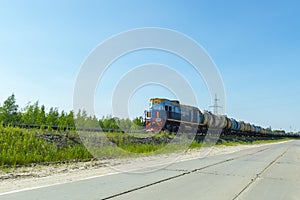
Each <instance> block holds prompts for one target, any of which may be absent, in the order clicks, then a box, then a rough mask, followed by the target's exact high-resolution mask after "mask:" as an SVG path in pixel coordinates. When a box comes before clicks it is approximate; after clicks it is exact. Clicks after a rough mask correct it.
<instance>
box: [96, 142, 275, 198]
mask: <svg viewBox="0 0 300 200" xmlns="http://www.w3.org/2000/svg"><path fill="white" fill-rule="evenodd" d="M268 149H270V147H268V148H264V149H261V150H258V151H255V152H253V153H249V154H245V155H242V156H238V157H234V158H229V159H226V160H223V161H219V162H216V163H213V164H210V165H207V166H204V167H201V168H197V169H193V170H190V171H186V170H183V171H185V172H184V173H182V174H178V175H175V176H171V177H169V178H165V179H162V180H159V181H156V182H153V183H149V184H146V185H143V186H140V187H136V188H133V189H130V190H127V191H124V192H121V193H118V194H114V195H111V196H108V197H105V198H102V199H101V200H107V199H112V198H115V197H118V196H122V195H124V194H128V193H131V192H134V191H137V190H141V189H144V188H147V187H150V186H153V185H157V184H160V183H163V182H166V181H169V180H173V179H176V178H179V177H182V176H186V175H188V174H192V173H195V172H199V171H201V170H203V169H207V168H210V167H213V166H216V165H220V164H223V163H226V162H230V161H233V160H237V159H240V158H243V157H246V156H252V155H255V154H257V153H260V152H263V151H266V150H268ZM274 162H275V161H274ZM240 193H241V192H240ZM240 193H239V194H240Z"/></svg>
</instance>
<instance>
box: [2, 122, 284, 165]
mask: <svg viewBox="0 0 300 200" xmlns="http://www.w3.org/2000/svg"><path fill="white" fill-rule="evenodd" d="M40 134H41V131H40V130H34V129H33V130H26V129H21V128H15V127H2V126H0V153H1V155H0V166H2V169H3V168H7V167H17V166H24V165H29V164H32V163H39V164H43V163H53V162H61V161H63V162H65V161H82V160H88V159H91V158H93V157H97V158H114V157H133V156H141V155H151V154H163V153H173V152H177V151H180V150H184V149H187V148H201V147H204V146H211V145H212V144H214V143H215V142H210V141H208V142H207V141H206V140H205V142H203V139H204V137H203V138H196V139H197V140H193V141H192V142H191V138H188V136H185V135H184V136H180V137H177V136H175V135H170V134H168V133H165V132H162V133H158V134H153V135H149V134H139V135H138V137H137V136H136V135H135V134H124V133H81V134H80V135H81V139H82V140H83V141H84V143H85V145H83V144H82V143H80V141H77V143H76V142H75V143H74V142H73V143H70V142H68V140H65V141H63V145H62V141H58V142H57V141H56V140H55V141H53V142H51V141H50V142H49V141H47V138H46V139H45V138H41V137H39V136H40ZM51 134H52V135H55V134H56V135H55V136H57V135H60V134H65V135H66V133H50V136H52V135H51ZM73 134H74V135H75V133H73ZM85 134H86V135H87V137H84V136H85ZM61 138H65V137H61ZM78 140H79V139H78ZM213 140H214V139H212V141H213ZM285 140H288V139H287V138H281V139H278V138H262V139H261V138H249V137H238V138H237V137H233V136H231V137H224V138H221V139H218V138H217V139H215V141H217V143H216V145H225V146H233V145H239V144H260V143H270V142H278V141H285ZM171 141H172V142H171ZM210 143H212V144H210ZM58 144H59V145H58ZM87 144H88V145H87ZM86 147H87V148H86ZM116 147H118V148H116ZM87 149H88V150H87ZM89 152H92V154H93V155H91V153H89Z"/></svg>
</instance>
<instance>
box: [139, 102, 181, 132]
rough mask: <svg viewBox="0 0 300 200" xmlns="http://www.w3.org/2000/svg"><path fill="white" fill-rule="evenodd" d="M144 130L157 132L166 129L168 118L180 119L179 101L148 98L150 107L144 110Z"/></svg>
mask: <svg viewBox="0 0 300 200" xmlns="http://www.w3.org/2000/svg"><path fill="white" fill-rule="evenodd" d="M145 118H146V131H147V132H159V131H161V130H167V129H168V123H167V121H168V120H170V119H178V120H180V106H179V101H170V100H168V99H161V98H153V99H150V108H149V111H147V112H146V117H145Z"/></svg>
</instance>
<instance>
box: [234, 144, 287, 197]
mask: <svg viewBox="0 0 300 200" xmlns="http://www.w3.org/2000/svg"><path fill="white" fill-rule="evenodd" d="M289 149H290V147H288V148H287V149H286V150H285V151H284V152H283V153H281V154H280V155H279V156H277V157H276V158H275V159H274V160H273V161H272V162H270V163H269V164H268V165H267V166H266V167H265V168H263V169H262V170H261V171H260V172H259V173H258V174H256V176H255V177H254V178H252V179H251V181H250V182H249V183H248V184H247V185H246V186H245V187H244V188H243V189H242V190H241V191H240V192H239V193H238V194H237V195H236V196H235V197H234V198H233V199H232V200H235V199H238V198H239V197H240V196H241V194H243V193H244V192H245V191H246V190H247V189H248V188H249V187H250V186H251V185H252V184H253V183H255V182H256V181H257V180H258V179H259V178H260V177H261V176H262V175H263V173H264V172H265V171H266V170H267V169H269V168H270V167H271V166H272V165H273V164H274V163H275V162H276V161H277V160H278V159H279V158H281V157H282V156H283V155H284V154H285V153H286V152H287V151H288V150H289Z"/></svg>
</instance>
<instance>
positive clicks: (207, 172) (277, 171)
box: [0, 141, 300, 200]
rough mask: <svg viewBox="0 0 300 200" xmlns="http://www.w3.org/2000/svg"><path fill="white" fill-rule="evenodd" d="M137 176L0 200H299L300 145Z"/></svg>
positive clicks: (267, 148) (62, 186)
mask: <svg viewBox="0 0 300 200" xmlns="http://www.w3.org/2000/svg"><path fill="white" fill-rule="evenodd" d="M153 168H155V167H153ZM147 171H149V169H147ZM136 172H138V173H119V174H114V175H107V176H101V177H94V178H90V179H86V180H81V181H76V182H72V183H67V184H59V185H53V186H49V187H41V188H37V189H31V190H26V191H16V192H14V191H13V192H11V193H5V194H0V199H1V200H8V199H11V200H12V199H13V200H26V199H30V200H34V199H43V200H48V199H49V200H50V199H51V200H52V199H55V200H60V199H72V200H76V199H78V200H79V199H87V200H93V199H97V200H100V199H143V200H148V199H149V200H155V199H172V200H173V199H209V200H211V199H229V200H232V199H246V200H248V199H255V200H258V199H262V200H266V199H270V200H275V199H276V200H277V199H284V200H287V199H300V141H289V142H285V143H278V144H272V145H267V146H262V147H258V148H251V149H247V150H243V151H239V152H235V153H231V154H225V155H219V156H212V157H206V158H203V159H194V160H189V161H184V162H179V163H174V164H172V165H170V166H168V167H166V168H164V169H160V170H156V171H154V172H151V173H143V170H139V171H136Z"/></svg>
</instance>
